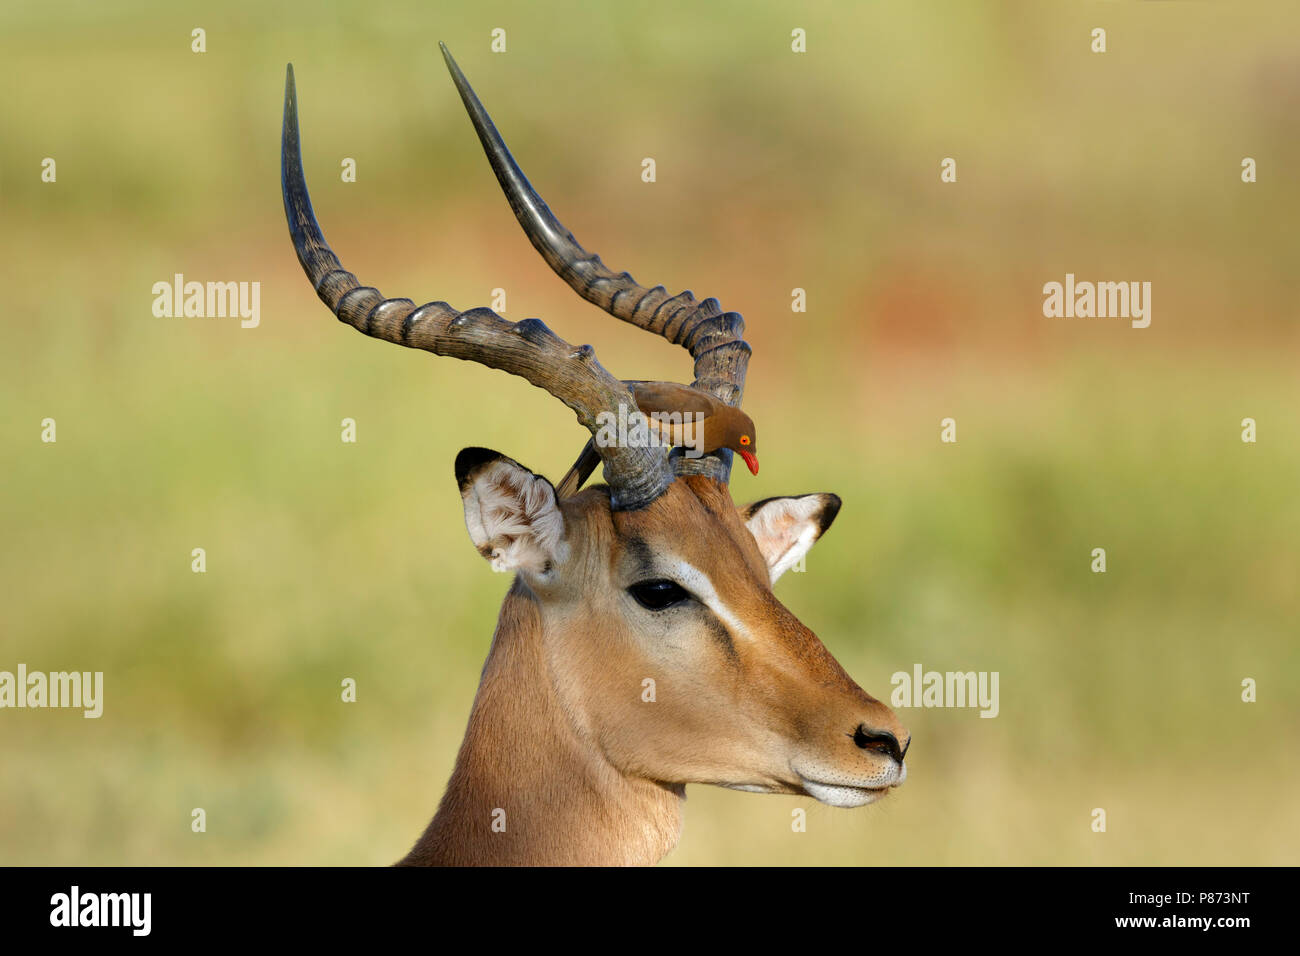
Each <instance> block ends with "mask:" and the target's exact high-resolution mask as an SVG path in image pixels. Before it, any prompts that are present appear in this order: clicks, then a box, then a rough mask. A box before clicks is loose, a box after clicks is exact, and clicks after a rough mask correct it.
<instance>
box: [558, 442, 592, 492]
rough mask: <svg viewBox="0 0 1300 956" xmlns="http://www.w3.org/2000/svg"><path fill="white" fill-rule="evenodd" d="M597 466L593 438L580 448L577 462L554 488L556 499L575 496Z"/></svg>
mask: <svg viewBox="0 0 1300 956" xmlns="http://www.w3.org/2000/svg"><path fill="white" fill-rule="evenodd" d="M599 464H600V453H599V452H597V451H596V440H595V439H594V438H593V439H591V440H590V441H588V442H587V444H585V445H583V446H582V452H581V454H579V455H578V460H577V461H575V462H574V463H573V467H572V468H570V469H569V471H568V473H567V474H565V476H564V477H563V478H561V479H560V483H559V484H558V485H556V486H555V497H556V499H557V500H558V499H563V498H571V497H573V496H574V495H576V494H577V493H578V491H579V490H580V489H581V488H582V486H583V484H584V483H585V482H586V480H587V479H588V478H590V477H591V474H592V472H594V471H595V470H596V466H597V465H599Z"/></svg>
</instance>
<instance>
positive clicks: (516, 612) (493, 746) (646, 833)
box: [401, 579, 685, 866]
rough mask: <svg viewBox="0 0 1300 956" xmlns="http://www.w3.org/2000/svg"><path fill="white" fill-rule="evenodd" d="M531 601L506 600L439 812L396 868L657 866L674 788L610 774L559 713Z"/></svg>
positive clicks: (675, 808)
mask: <svg viewBox="0 0 1300 956" xmlns="http://www.w3.org/2000/svg"><path fill="white" fill-rule="evenodd" d="M544 641H545V634H544V629H543V626H542V617H541V613H540V610H539V608H538V605H537V598H536V597H535V596H534V595H533V594H532V593H531V592H530V591H529V590H528V588H527V587H526V586H525V585H524V584H523V583H522V582H521V581H520V580H518V579H516V581H515V584H514V586H513V587H512V588H511V589H510V593H509V594H508V595H507V596H506V600H505V603H504V604H503V605H502V608H501V617H500V619H499V620H498V622H497V630H496V634H495V635H494V636H493V638H492V649H491V650H490V651H489V652H488V659H487V664H486V665H485V666H484V668H483V679H482V681H481V682H480V684H479V689H478V694H477V695H476V696H475V698H474V708H473V711H472V712H471V714H470V718H469V728H468V729H467V730H466V732H465V740H464V742H463V743H462V744H461V747H460V754H459V756H458V757H457V758H456V769H455V770H454V771H453V773H452V776H451V782H450V783H449V784H448V785H447V792H446V794H445V795H444V796H443V798H442V803H441V804H440V805H439V807H438V813H437V815H436V816H435V817H434V818H433V821H432V822H431V823H430V824H429V826H428V829H426V830H425V832H424V835H423V836H422V837H421V838H420V840H419V842H418V843H417V844H416V845H415V848H414V849H413V850H412V851H411V852H410V854H409V855H408V856H407V857H406V858H405V859H404V860H402V861H401V862H402V863H403V864H407V865H421V864H423V865H450V866H469V865H511V864H528V865H565V864H574V865H577V864H581V865H622V864H650V863H655V862H657V861H658V860H660V859H661V858H662V857H663V856H664V855H665V854H667V853H668V851H669V850H671V849H672V848H673V847H674V846H675V845H676V843H677V838H678V835H679V833H680V831H681V802H682V800H683V799H684V795H685V792H684V788H680V787H678V788H673V787H669V786H666V785H664V784H659V783H655V782H652V781H649V780H644V779H639V778H632V777H626V776H624V775H623V774H621V773H619V772H618V771H617V770H616V769H615V768H614V767H613V766H612V765H611V764H610V763H609V762H608V761H607V760H606V759H605V758H604V756H603V755H602V754H601V753H600V752H599V750H598V749H597V748H596V747H595V746H594V745H593V744H592V743H590V742H589V741H588V740H584V739H583V737H584V735H583V732H582V730H581V728H579V727H576V726H575V725H574V724H573V722H572V720H571V719H570V717H569V716H568V715H567V714H566V712H565V709H564V707H563V704H562V701H561V700H560V698H559V696H558V694H557V692H556V689H555V686H554V684H553V682H552V676H551V675H552V668H551V666H550V665H549V664H548V661H547V659H546V649H545V645H544Z"/></svg>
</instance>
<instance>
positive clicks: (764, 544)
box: [744, 494, 840, 584]
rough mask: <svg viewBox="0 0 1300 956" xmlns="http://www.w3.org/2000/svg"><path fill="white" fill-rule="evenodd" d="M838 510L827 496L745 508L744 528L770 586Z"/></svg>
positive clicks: (808, 547)
mask: <svg viewBox="0 0 1300 956" xmlns="http://www.w3.org/2000/svg"><path fill="white" fill-rule="evenodd" d="M839 510H840V499H839V498H838V497H837V496H836V495H831V494H815V495H800V496H798V497H794V498H768V499H766V500H765V501H759V502H755V503H754V504H752V505H750V506H749V507H748V508H746V509H745V511H744V517H745V527H747V528H748V529H749V533H750V534H752V535H753V536H754V540H755V541H757V542H758V550H759V551H761V552H762V554H763V559H764V560H765V561H767V569H768V573H769V574H770V575H771V576H772V583H773V584H775V583H776V580H777V578H779V577H780V576H781V575H783V574H785V572H787V571H789V570H790V569H791V568H792V567H794V566H795V565H796V564H798V563H799V562H800V561H801V560H802V559H803V556H804V555H806V554H807V553H808V552H809V551H810V550H811V549H812V546H813V544H815V543H816V541H817V539H818V538H820V537H821V536H822V535H823V534H824V533H825V532H826V529H827V528H829V527H830V526H831V522H832V521H834V520H835V516H836V515H837V514H839Z"/></svg>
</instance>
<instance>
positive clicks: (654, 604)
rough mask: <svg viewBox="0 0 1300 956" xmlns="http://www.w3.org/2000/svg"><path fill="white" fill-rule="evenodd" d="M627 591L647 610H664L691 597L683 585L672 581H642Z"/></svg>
mask: <svg viewBox="0 0 1300 956" xmlns="http://www.w3.org/2000/svg"><path fill="white" fill-rule="evenodd" d="M627 593H628V594H630V595H632V597H634V598H636V603H637V604H640V605H641V606H642V607H643V608H645V609H646V610H647V611H662V610H664V609H666V608H670V607H672V606H673V605H674V604H680V603H681V602H682V601H685V600H686V599H688V598H689V597H690V595H689V594H688V593H687V592H686V590H685V589H684V588H683V587H681V586H680V585H678V584H674V583H673V582H672V581H642V582H641V583H640V584H634V585H632V586H631V587H630V588H628V589H627Z"/></svg>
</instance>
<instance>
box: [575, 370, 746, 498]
mask: <svg viewBox="0 0 1300 956" xmlns="http://www.w3.org/2000/svg"><path fill="white" fill-rule="evenodd" d="M623 384H624V385H626V386H627V388H628V390H629V391H630V392H631V393H632V397H633V398H634V399H635V400H636V405H637V408H639V409H640V410H641V412H642V414H644V415H645V416H646V424H647V426H648V427H649V429H650V431H651V432H652V433H654V435H655V436H656V438H657V439H658V440H659V441H660V442H661V443H663V444H665V445H669V446H671V447H674V448H678V447H681V446H688V447H690V448H691V449H693V450H697V451H698V452H699V453H700V454H703V455H708V454H711V453H713V452H715V451H717V450H718V449H719V448H730V449H731V450H732V451H734V452H735V453H736V454H738V455H739V456H740V457H741V458H743V459H744V461H745V464H746V465H747V466H748V467H749V470H750V472H751V473H752V474H755V475H757V474H758V434H757V431H756V430H755V428H754V420H753V419H752V418H750V417H749V416H748V415H747V414H745V413H744V412H743V411H741V410H740V409H739V408H733V407H732V406H730V405H728V404H727V403H726V402H724V401H722V400H720V399H718V398H715V397H714V396H712V395H710V394H709V393H708V392H702V391H700V390H699V389H698V388H692V387H691V386H689V385H679V384H678V383H676V382H645V381H625V382H624V383H623ZM599 463H600V456H599V454H597V452H596V444H595V440H594V439H593V440H591V441H589V442H587V445H586V447H585V448H583V450H582V454H581V455H579V456H578V460H577V461H576V462H575V463H574V465H573V467H572V468H570V469H569V472H568V474H566V475H565V476H564V478H563V479H561V481H560V484H559V485H558V486H557V488H556V495H557V496H558V497H560V498H566V497H568V496H570V495H572V494H575V493H576V492H577V491H578V489H579V488H581V487H582V484H583V482H585V481H586V480H587V479H588V478H589V477H591V473H592V472H593V471H595V469H596V465H598V464H599Z"/></svg>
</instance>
